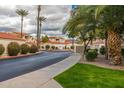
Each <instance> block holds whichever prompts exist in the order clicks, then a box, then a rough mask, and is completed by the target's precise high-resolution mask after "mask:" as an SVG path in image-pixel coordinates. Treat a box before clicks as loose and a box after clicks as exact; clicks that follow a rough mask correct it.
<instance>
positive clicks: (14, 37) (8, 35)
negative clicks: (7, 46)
mask: <svg viewBox="0 0 124 93" xmlns="http://www.w3.org/2000/svg"><path fill="white" fill-rule="evenodd" d="M0 38H3V39H12V40H20V41H25V40H24V39H22V38H19V37H17V35H14V34H12V33H6V32H0Z"/></svg>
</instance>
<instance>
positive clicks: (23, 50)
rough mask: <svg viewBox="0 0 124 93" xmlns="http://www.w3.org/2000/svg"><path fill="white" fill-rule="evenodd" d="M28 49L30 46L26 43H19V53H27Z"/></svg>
mask: <svg viewBox="0 0 124 93" xmlns="http://www.w3.org/2000/svg"><path fill="white" fill-rule="evenodd" d="M29 50H30V47H29V46H28V44H22V45H21V54H27V53H28V52H29Z"/></svg>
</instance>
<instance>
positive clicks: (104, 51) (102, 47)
mask: <svg viewBox="0 0 124 93" xmlns="http://www.w3.org/2000/svg"><path fill="white" fill-rule="evenodd" d="M105 53H106V48H105V47H104V46H101V48H100V54H101V55H105Z"/></svg>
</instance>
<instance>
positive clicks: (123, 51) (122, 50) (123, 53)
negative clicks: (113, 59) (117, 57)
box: [121, 48, 124, 57]
mask: <svg viewBox="0 0 124 93" xmlns="http://www.w3.org/2000/svg"><path fill="white" fill-rule="evenodd" d="M121 54H122V56H123V57H124V48H122V49H121Z"/></svg>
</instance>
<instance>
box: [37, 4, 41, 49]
mask: <svg viewBox="0 0 124 93" xmlns="http://www.w3.org/2000/svg"><path fill="white" fill-rule="evenodd" d="M40 12H41V5H38V6H37V46H38V48H39V47H40V46H39V42H40V35H39V31H40V30H39V29H40V27H39V17H40Z"/></svg>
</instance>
